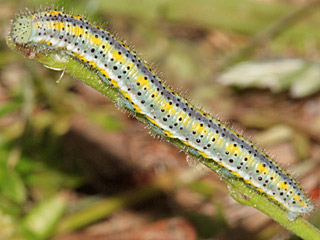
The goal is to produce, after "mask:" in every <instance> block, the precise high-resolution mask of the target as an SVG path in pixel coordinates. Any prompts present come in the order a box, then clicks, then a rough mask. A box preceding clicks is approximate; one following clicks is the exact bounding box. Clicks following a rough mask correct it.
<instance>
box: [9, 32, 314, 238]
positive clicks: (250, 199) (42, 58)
mask: <svg viewBox="0 0 320 240" xmlns="http://www.w3.org/2000/svg"><path fill="white" fill-rule="evenodd" d="M7 44H8V46H9V47H10V48H12V49H13V50H15V51H18V52H19V53H20V54H23V55H24V56H25V57H27V58H29V59H32V60H35V61H38V62H40V63H42V64H45V65H46V66H49V67H52V68H56V69H63V71H65V72H67V73H69V74H71V75H73V76H75V77H76V78H78V79H80V80H81V81H83V82H84V83H86V84H87V85H89V86H90V87H92V88H94V89H96V90H97V91H99V92H100V93H102V94H103V95H105V96H106V97H108V98H110V99H111V100H113V101H114V102H115V103H116V104H118V105H119V106H121V103H122V102H121V98H120V93H118V91H117V90H116V89H113V88H111V87H108V86H107V85H106V84H105V83H103V82H102V81H101V79H100V78H99V75H98V73H97V72H95V71H92V70H89V69H87V68H85V67H84V66H83V65H81V63H80V62H78V61H76V60H75V59H73V58H72V57H71V56H69V55H65V54H64V53H63V52H56V51H52V52H48V51H45V52H44V51H43V52H41V49H32V48H28V49H25V48H23V47H17V46H16V45H15V44H14V43H13V41H12V39H11V38H10V37H7ZM129 112H130V111H129ZM131 114H133V115H134V116H135V117H136V118H137V119H138V120H140V121H141V122H143V123H148V121H147V119H146V118H145V117H144V116H143V115H140V114H136V113H133V112H131ZM167 140H168V141H170V142H171V143H172V144H174V145H176V146H177V147H179V148H181V149H183V150H184V151H188V150H190V149H188V147H187V146H186V145H184V144H183V143H182V142H180V141H179V140H177V139H170V138H167ZM189 153H190V152H189ZM198 160H199V161H200V162H202V163H203V164H204V165H206V166H207V167H208V168H210V169H211V170H212V171H215V172H216V173H217V174H218V175H219V176H220V177H221V178H222V179H223V180H224V181H225V182H226V183H227V185H228V189H229V191H230V194H231V196H232V197H233V198H234V199H235V200H236V201H238V202H240V203H242V204H246V205H250V206H253V207H255V208H256V209H259V210H260V211H261V212H264V213H265V214H267V215H268V216H270V217H271V218H272V219H274V220H275V221H277V222H278V223H279V224H281V225H283V226H284V227H286V228H287V229H289V230H291V231H292V232H293V233H295V234H296V235H298V236H300V237H301V238H303V239H307V240H308V239H310V240H311V239H312V240H316V239H320V231H319V229H317V228H315V227H314V226H312V225H311V224H310V223H309V222H307V221H306V220H305V219H303V218H302V217H298V218H296V220H295V221H292V222H291V221H289V220H288V219H287V214H286V211H285V210H283V209H282V208H281V207H279V206H278V205H277V204H276V203H275V202H274V201H273V200H271V199H270V198H268V197H267V196H266V195H264V194H261V193H259V192H258V191H257V190H256V189H254V188H253V187H252V186H250V185H248V184H247V183H245V182H244V181H243V180H242V179H238V178H231V177H230V178H226V177H224V176H226V175H227V174H226V169H224V168H223V167H221V166H219V165H218V164H216V163H215V162H214V161H208V160H207V159H203V158H199V159H198ZM117 204H120V205H122V204H124V203H123V202H121V201H120V203H117ZM117 204H115V205H116V206H114V207H113V208H116V207H119V205H118V206H117ZM111 205H112V204H111ZM107 210H108V209H106V210H105V213H106V212H107ZM108 211H110V210H108ZM92 212H93V213H92V214H93V215H94V214H97V212H96V211H95V210H92Z"/></svg>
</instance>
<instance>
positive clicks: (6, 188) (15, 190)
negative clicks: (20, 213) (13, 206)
mask: <svg viewBox="0 0 320 240" xmlns="http://www.w3.org/2000/svg"><path fill="white" fill-rule="evenodd" d="M0 192H1V194H2V195H3V196H4V197H6V198H8V199H9V200H11V201H13V202H15V203H18V204H21V203H23V202H25V200H26V197H27V193H26V189H25V186H24V183H23V181H22V179H21V177H20V176H19V175H18V174H17V173H16V172H15V171H14V170H6V169H0Z"/></svg>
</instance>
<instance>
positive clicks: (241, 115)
mask: <svg viewBox="0 0 320 240" xmlns="http://www.w3.org/2000/svg"><path fill="white" fill-rule="evenodd" d="M318 2H319V1H318ZM52 6H54V7H57V8H58V9H61V8H63V9H64V10H65V11H66V12H72V13H76V14H83V15H84V16H86V17H87V18H89V19H90V20H91V22H94V23H96V24H98V25H100V26H102V27H103V28H105V29H108V30H110V31H111V32H112V33H114V34H115V35H116V36H117V38H118V39H120V40H125V42H126V43H127V44H128V45H129V46H131V48H132V49H133V50H135V51H137V52H138V55H140V56H141V57H142V58H143V59H145V60H146V61H147V62H148V63H149V64H150V65H151V66H152V67H153V68H154V69H155V70H156V71H157V73H158V74H159V75H160V77H162V78H163V79H164V80H165V81H166V82H167V84H168V85H170V86H172V87H173V88H174V89H176V90H177V91H178V92H179V93H181V94H182V95H183V96H185V97H187V98H188V99H189V100H191V101H192V102H193V103H195V104H196V105H197V106H199V107H201V108H204V109H205V110H206V111H208V112H210V113H212V114H213V116H216V117H218V118H219V119H221V120H223V122H225V123H227V125H228V126H230V127H232V128H233V129H235V130H237V131H240V132H242V133H243V134H244V136H246V137H248V138H249V139H251V140H252V141H254V142H255V143H257V145H258V146H259V147H261V148H262V149H264V150H266V152H267V153H269V154H271V155H272V156H274V157H275V159H276V160H277V162H279V163H280V165H281V166H284V167H285V168H286V169H288V170H289V172H291V173H293V175H294V176H295V177H296V178H297V179H299V182H300V183H301V185H302V186H303V187H304V188H305V189H306V190H307V192H308V194H309V195H310V196H311V197H312V198H313V200H314V202H315V203H316V204H318V203H319V196H320V178H319V176H320V157H319V156H320V154H319V153H320V94H319V90H320V65H319V62H320V61H319V56H320V31H319V23H320V14H319V13H320V7H319V3H318V4H315V3H312V1H303V0H292V1H285V0H264V1H261V0H242V1H237V0H200V1H193V0H183V1H182V0H152V1H149V0H118V1H117V0H108V1H102V0H92V1H84V0H83V1H74V0H64V1H54V3H48V2H45V3H42V2H41V1H36V0H27V1H18V0H11V1H8V0H2V1H1V2H0V35H1V37H0V239H49V238H54V239H59V240H62V239H145V238H147V237H148V239H170V240H171V239H172V240H178V239H187V240H189V239H190V240H192V239H288V238H292V239H294V236H291V235H290V233H289V232H288V231H286V230H284V229H283V228H282V227H281V226H279V225H278V224H277V223H275V222H273V221H272V220H271V219H269V218H268V217H266V216H265V215H263V214H262V213H260V212H258V211H257V210H255V209H253V208H250V207H246V206H242V205H240V204H238V203H236V202H235V201H234V200H233V199H232V198H231V197H230V196H229V194H228V192H227V189H226V186H225V184H224V183H223V182H222V181H220V179H219V178H218V177H217V176H216V174H214V173H212V172H208V171H207V170H206V169H204V168H202V167H201V166H199V164H198V165H197V164H196V160H194V159H191V158H189V157H186V155H185V154H184V153H182V152H179V151H178V150H177V149H176V148H175V147H173V146H171V145H170V144H168V143H166V142H163V141H159V139H158V138H157V137H151V136H150V135H149V134H148V129H145V127H144V125H142V124H141V123H139V122H138V121H136V120H135V119H134V118H133V117H131V116H128V114H126V113H124V112H122V111H119V110H118V109H117V107H116V106H114V104H113V103H112V102H111V101H109V100H108V99H106V98H104V97H103V96H102V95H100V94H99V93H97V92H96V91H94V90H92V89H90V88H88V87H87V86H85V85H84V84H82V83H81V82H80V81H77V80H76V79H73V78H72V77H71V76H68V75H65V76H64V77H63V78H62V80H61V81H60V82H59V83H56V81H57V80H58V79H59V76H60V73H59V72H55V71H52V70H49V69H46V68H45V67H43V66H42V65H40V64H38V63H36V62H31V61H28V60H26V59H24V58H23V57H21V56H20V55H18V54H17V53H14V52H12V51H10V50H9V49H8V47H7V46H6V44H5V37H6V35H7V34H8V32H9V30H10V19H12V18H14V16H15V14H16V13H20V12H21V11H22V12H23V11H25V9H26V8H28V9H29V10H31V11H33V10H37V9H39V8H45V7H52ZM310 221H311V222H312V223H313V224H314V225H316V226H318V227H319V226H320V212H319V211H318V210H316V211H315V212H314V213H313V214H311V216H310Z"/></svg>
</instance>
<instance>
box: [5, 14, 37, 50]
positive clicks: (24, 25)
mask: <svg viewBox="0 0 320 240" xmlns="http://www.w3.org/2000/svg"><path fill="white" fill-rule="evenodd" d="M31 33H32V18H31V17H30V16H19V17H17V18H16V19H15V20H14V21H13V24H12V28H11V33H10V35H11V37H12V39H13V41H14V42H15V43H16V44H21V45H24V44H26V43H28V42H29V39H30V36H31Z"/></svg>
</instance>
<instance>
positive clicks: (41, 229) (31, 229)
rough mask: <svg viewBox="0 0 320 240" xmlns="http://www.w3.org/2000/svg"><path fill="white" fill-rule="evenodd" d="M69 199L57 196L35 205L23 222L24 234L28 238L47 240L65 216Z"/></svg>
mask: <svg viewBox="0 0 320 240" xmlns="http://www.w3.org/2000/svg"><path fill="white" fill-rule="evenodd" d="M66 200H67V199H66V198H65V197H64V196H63V195H61V194H60V195H57V196H54V197H52V198H49V199H47V200H44V201H43V202H41V203H39V204H37V205H35V206H34V207H33V208H32V209H31V211H30V212H29V214H28V215H27V216H26V217H25V218H24V219H23V220H22V233H23V235H24V237H26V238H33V239H46V238H48V237H49V236H50V234H51V233H52V230H53V229H54V227H55V225H56V223H57V222H58V221H59V219H60V218H61V216H62V215H63V213H64V211H65V208H66V203H67V201H66Z"/></svg>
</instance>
